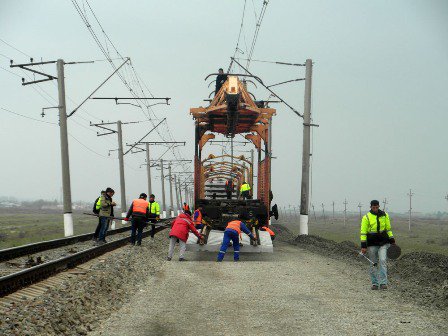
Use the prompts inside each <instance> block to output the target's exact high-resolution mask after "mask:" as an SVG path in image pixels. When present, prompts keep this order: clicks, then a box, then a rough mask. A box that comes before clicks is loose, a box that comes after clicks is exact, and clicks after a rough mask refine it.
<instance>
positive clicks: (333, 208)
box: [331, 201, 334, 224]
mask: <svg viewBox="0 0 448 336" xmlns="http://www.w3.org/2000/svg"><path fill="white" fill-rule="evenodd" d="M331 224H334V201H333V220H332V222H331Z"/></svg>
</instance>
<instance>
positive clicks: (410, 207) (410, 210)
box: [408, 189, 414, 231]
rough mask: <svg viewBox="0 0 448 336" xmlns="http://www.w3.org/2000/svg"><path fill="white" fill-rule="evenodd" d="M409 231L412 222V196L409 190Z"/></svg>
mask: <svg viewBox="0 0 448 336" xmlns="http://www.w3.org/2000/svg"><path fill="white" fill-rule="evenodd" d="M408 196H409V231H411V220H412V196H414V194H413V193H412V189H409V194H408Z"/></svg>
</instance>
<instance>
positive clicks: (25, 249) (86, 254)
mask: <svg viewBox="0 0 448 336" xmlns="http://www.w3.org/2000/svg"><path fill="white" fill-rule="evenodd" d="M170 220H171V218H167V219H162V220H161V221H160V222H159V224H163V223H167V222H169V221H170ZM129 229H130V227H125V228H121V229H116V230H114V231H115V232H114V234H117V233H121V232H125V231H128V230H129ZM163 229H165V227H164V226H158V227H156V233H158V232H160V231H162V230H163ZM119 230H121V231H119ZM116 231H119V232H116ZM149 233H150V231H149V230H147V231H145V232H143V237H147V236H149ZM91 238H92V234H91V233H89V234H85V235H80V236H75V237H69V238H63V239H57V240H53V241H48V242H41V243H36V244H29V245H25V246H21V247H20V248H12V249H8V250H13V249H16V251H15V253H16V254H14V252H11V251H9V252H8V253H9V254H7V253H5V255H4V256H3V258H5V257H6V256H7V255H13V256H14V257H17V256H18V255H20V256H23V255H27V254H31V253H36V251H45V250H48V249H52V248H56V247H61V246H65V245H69V244H75V243H76V242H80V241H86V240H89V239H91ZM80 239H81V240H80ZM128 242H129V236H126V237H124V238H121V239H117V240H114V241H111V242H108V243H106V244H103V245H98V246H94V247H91V248H88V249H86V250H83V251H80V252H77V253H74V254H72V255H69V256H65V257H62V258H59V259H56V260H51V261H48V262H45V263H43V264H40V265H36V266H33V267H30V268H26V269H23V270H21V271H18V272H15V273H12V274H8V275H6V276H2V277H0V298H2V297H5V296H6V295H8V294H11V293H14V292H16V291H18V290H20V289H22V288H25V287H27V286H29V285H31V284H35V283H37V282H39V281H42V280H44V279H47V278H49V277H51V276H53V275H55V274H57V273H59V272H61V271H64V270H66V269H70V268H74V267H76V266H78V265H80V264H83V263H85V262H87V261H89V260H92V259H94V258H96V257H98V256H100V255H103V254H105V253H107V252H110V251H112V250H115V249H117V248H120V247H122V246H124V245H126V244H128ZM33 245H35V246H33ZM45 247H46V248H45ZM3 251H4V250H3ZM3 251H2V252H3ZM31 251H32V252H31ZM11 253H12V254H11ZM14 257H13V258H14ZM3 260H5V259H3ZM6 260H7V259H6Z"/></svg>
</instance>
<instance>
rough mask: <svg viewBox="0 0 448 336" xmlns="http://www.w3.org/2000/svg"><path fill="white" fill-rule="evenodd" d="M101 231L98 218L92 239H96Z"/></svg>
mask: <svg viewBox="0 0 448 336" xmlns="http://www.w3.org/2000/svg"><path fill="white" fill-rule="evenodd" d="M100 230H101V218H98V225H97V226H96V229H95V233H94V234H93V239H98V237H99V236H100Z"/></svg>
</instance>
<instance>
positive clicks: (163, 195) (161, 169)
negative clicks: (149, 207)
mask: <svg viewBox="0 0 448 336" xmlns="http://www.w3.org/2000/svg"><path fill="white" fill-rule="evenodd" d="M148 164H149V162H148ZM160 179H161V182H162V215H163V217H162V218H166V203H165V175H164V174H163V159H160Z"/></svg>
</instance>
